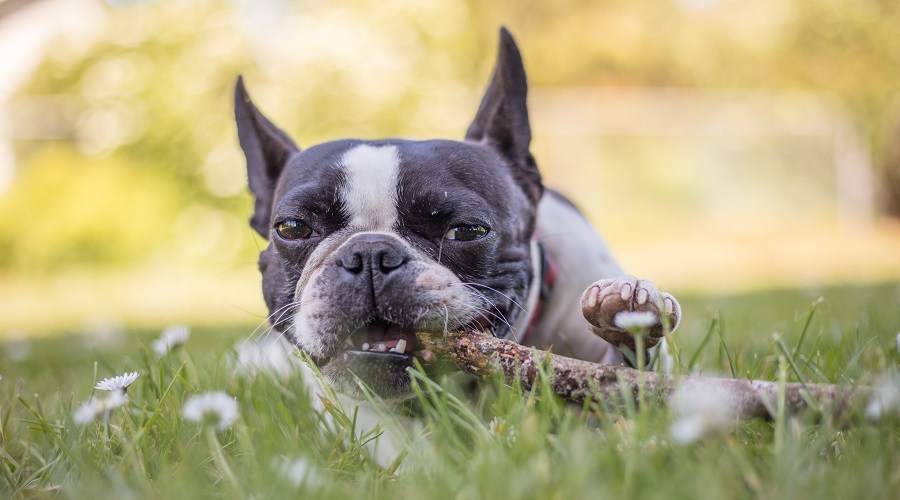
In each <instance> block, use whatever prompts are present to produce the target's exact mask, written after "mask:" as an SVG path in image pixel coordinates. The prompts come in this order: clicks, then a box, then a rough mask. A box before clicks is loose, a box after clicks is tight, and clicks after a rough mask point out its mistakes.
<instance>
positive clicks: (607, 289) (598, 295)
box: [581, 274, 681, 352]
mask: <svg viewBox="0 0 900 500" xmlns="http://www.w3.org/2000/svg"><path fill="white" fill-rule="evenodd" d="M581 311H582V313H583V314H584V317H585V319H587V321H588V326H589V328H590V330H591V331H592V332H594V333H595V334H596V335H598V336H599V337H600V338H602V339H603V340H605V341H607V342H609V343H610V344H612V345H614V346H616V347H619V348H620V349H628V350H631V351H632V352H633V351H634V349H635V348H636V345H635V336H634V335H633V334H632V332H633V331H637V330H640V331H642V332H644V337H643V342H644V347H645V348H651V347H654V346H656V345H657V344H658V343H659V342H660V340H661V339H662V338H663V336H665V335H666V334H667V333H670V332H671V331H673V330H675V328H676V327H677V326H678V323H679V322H680V321H681V305H679V304H678V301H677V300H675V297H673V296H672V295H670V294H668V293H663V292H660V291H659V290H658V289H657V288H656V286H655V285H654V284H653V283H651V282H649V281H646V280H639V279H637V278H635V277H634V276H631V275H627V274H626V275H623V276H620V277H618V278H612V279H605V280H600V281H597V282H596V283H594V284H592V285H591V286H589V287H588V288H587V290H585V291H584V294H583V295H582V296H581ZM620 313H644V315H643V316H644V317H640V316H638V317H637V318H628V317H627V315H625V316H619V314H620ZM617 316H618V321H617ZM631 319H637V320H638V321H637V322H638V323H639V324H638V325H637V326H636V327H631V328H629V324H628V323H629V320H631Z"/></svg>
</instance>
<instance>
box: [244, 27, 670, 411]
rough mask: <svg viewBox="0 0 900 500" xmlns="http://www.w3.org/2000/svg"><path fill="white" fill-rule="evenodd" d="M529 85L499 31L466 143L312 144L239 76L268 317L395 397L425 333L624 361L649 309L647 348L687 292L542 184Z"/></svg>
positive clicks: (326, 362)
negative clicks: (624, 255) (679, 292)
mask: <svg viewBox="0 0 900 500" xmlns="http://www.w3.org/2000/svg"><path fill="white" fill-rule="evenodd" d="M526 92H527V85H526V80H525V69H524V67H523V65H522V59H521V56H520V54H519V50H518V48H517V47H516V44H515V41H514V40H513V38H512V36H511V35H510V33H509V32H508V31H507V30H506V29H501V31H500V44H499V51H498V56H497V63H496V67H495V69H494V73H493V77H492V79H491V82H490V84H489V85H488V88H487V91H486V92H485V95H484V98H483V100H482V101H481V105H480V106H479V107H478V111H477V113H476V115H475V119H474V121H473V122H472V124H471V125H470V126H469V129H468V131H467V132H466V136H465V139H464V140H463V141H453V140H428V141H409V140H401V139H385V140H358V139H346V140H337V141H333V142H327V143H324V144H319V145H317V146H313V147H310V148H308V149H305V150H301V149H300V148H299V147H297V146H296V145H295V143H294V142H293V141H292V140H291V138H290V137H288V135H287V134H285V133H284V132H283V131H281V130H280V129H278V128H277V127H276V126H275V125H273V124H272V122H270V121H269V120H268V119H267V118H265V117H264V116H263V115H262V114H261V113H260V112H259V110H258V109H257V108H256V107H255V106H254V105H253V103H252V102H251V100H250V97H249V95H248V94H247V92H246V90H245V88H244V85H243V82H242V81H241V79H238V82H237V88H236V92H235V115H236V119H237V127H238V135H239V139H240V144H241V147H242V148H243V150H244V153H245V155H246V159H247V170H248V173H249V182H250V189H251V190H252V192H253V194H254V196H255V208H254V213H253V216H252V219H251V221H250V224H251V226H252V227H253V228H254V229H255V230H256V231H257V232H258V233H259V234H261V235H262V236H263V237H264V238H266V239H267V240H268V246H267V247H266V248H265V250H264V251H263V252H262V253H261V254H260V258H259V269H260V272H261V273H262V279H263V295H264V297H265V301H266V305H267V306H268V308H269V313H270V315H271V316H270V321H271V322H272V325H273V326H274V328H275V329H277V330H279V331H281V332H282V333H283V334H284V335H285V337H286V338H287V339H288V340H289V341H290V342H291V343H292V344H293V345H295V346H296V347H298V348H299V349H301V350H303V351H305V352H306V353H308V354H309V355H310V356H311V357H312V359H313V360H314V361H315V362H316V363H317V364H318V365H319V366H320V367H322V368H323V373H324V374H325V375H326V377H327V378H329V379H330V380H331V381H332V382H334V383H335V384H336V386H337V387H338V389H339V390H341V391H342V392H345V393H348V394H351V395H353V394H355V393H356V392H357V391H358V389H357V387H358V386H357V384H356V382H355V379H354V378H353V376H354V375H355V376H356V377H359V379H360V380H362V381H363V382H365V383H366V384H368V385H369V386H370V387H371V388H372V390H373V391H374V392H376V393H378V394H380V395H382V396H385V397H389V398H402V397H404V396H406V395H408V394H409V393H410V382H409V381H410V379H409V376H408V375H407V372H406V369H407V368H408V367H409V366H410V365H411V363H412V360H413V358H414V357H415V356H420V357H422V358H426V359H427V357H428V356H427V354H428V353H423V352H422V351H420V350H419V349H418V348H417V346H416V338H415V335H414V333H415V332H420V331H431V332H443V331H454V330H461V329H470V328H478V329H481V330H484V331H489V332H491V333H492V334H493V335H496V336H499V337H505V338H508V339H512V340H515V341H517V342H520V343H523V344H527V345H531V346H535V347H537V348H540V349H551V348H552V350H553V352H554V353H557V354H561V355H565V356H571V357H576V358H581V359H584V360H589V361H594V362H602V363H621V362H625V361H626V357H625V356H624V355H623V354H622V351H620V350H619V349H618V347H622V348H623V349H633V348H634V340H633V338H632V336H631V335H630V334H629V333H628V331H627V330H626V329H625V328H621V327H620V326H621V324H620V326H617V325H616V323H615V317H616V315H617V314H618V313H620V312H623V311H643V312H646V313H647V314H645V315H644V316H645V317H650V318H651V319H652V320H651V323H652V326H651V327H650V333H649V336H648V338H647V339H646V345H647V347H652V346H653V345H655V344H656V343H657V342H658V341H659V339H660V338H662V336H663V333H664V330H667V329H665V328H664V327H663V325H664V324H665V325H667V326H668V327H670V328H672V329H673V328H674V327H675V326H676V325H677V324H678V322H679V320H680V317H681V312H680V307H679V305H678V302H677V301H676V300H675V299H674V298H673V297H672V296H671V295H669V294H666V293H661V292H659V291H658V290H657V289H656V287H655V286H654V285H653V284H651V283H650V282H648V281H644V280H638V279H636V278H634V277H633V276H629V275H625V274H624V273H623V270H622V269H621V268H620V267H619V265H618V264H617V263H616V261H615V260H614V259H613V258H612V256H611V255H610V253H609V251H608V250H607V247H606V245H605V244H604V242H603V240H602V239H601V238H600V237H599V236H598V235H597V234H596V233H595V232H594V231H593V230H592V229H591V228H590V227H589V225H588V224H587V222H586V221H585V220H584V218H583V217H582V216H581V215H580V214H579V212H578V211H577V210H576V209H575V208H574V207H573V206H572V204H571V203H569V202H568V201H566V200H565V199H564V198H563V197H562V196H561V195H559V194H557V193H555V192H553V191H550V190H545V189H544V186H543V185H542V183H541V175H540V173H539V172H538V168H537V164H536V162H535V159H534V157H533V156H532V154H531V152H530V151H529V145H530V142H531V129H530V126H529V122H528V110H527V107H526ZM596 280H600V281H596ZM585 318H586V319H587V322H585ZM351 374H352V375H351Z"/></svg>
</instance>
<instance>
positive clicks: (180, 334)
mask: <svg viewBox="0 0 900 500" xmlns="http://www.w3.org/2000/svg"><path fill="white" fill-rule="evenodd" d="M190 336H191V330H190V328H188V327H187V326H185V325H176V326H170V327H168V328H166V329H165V330H163V332H162V334H161V335H160V336H159V338H158V339H156V340H154V341H153V350H154V351H155V352H156V355H157V356H159V357H161V358H162V357H163V356H165V355H166V354H169V352H170V351H172V349H175V348H176V347H178V346H180V345H181V344H184V343H185V342H187V339H188V337H190Z"/></svg>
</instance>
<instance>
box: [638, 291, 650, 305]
mask: <svg viewBox="0 0 900 500" xmlns="http://www.w3.org/2000/svg"><path fill="white" fill-rule="evenodd" d="M647 296H648V294H647V290H644V289H643V288H641V289H640V290H638V292H637V303H638V304H643V303H644V302H647Z"/></svg>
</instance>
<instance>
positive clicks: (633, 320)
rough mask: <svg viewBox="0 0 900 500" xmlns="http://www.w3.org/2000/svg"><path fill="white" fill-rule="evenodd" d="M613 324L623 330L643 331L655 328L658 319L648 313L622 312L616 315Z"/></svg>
mask: <svg viewBox="0 0 900 500" xmlns="http://www.w3.org/2000/svg"><path fill="white" fill-rule="evenodd" d="M613 323H615V324H616V326H618V327H619V328H622V329H623V330H643V329H645V328H650V327H651V326H655V325H656V324H657V323H659V319H658V318H657V317H656V314H654V313H652V312H650V311H622V312H620V313H618V314H616V317H615V318H613Z"/></svg>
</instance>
